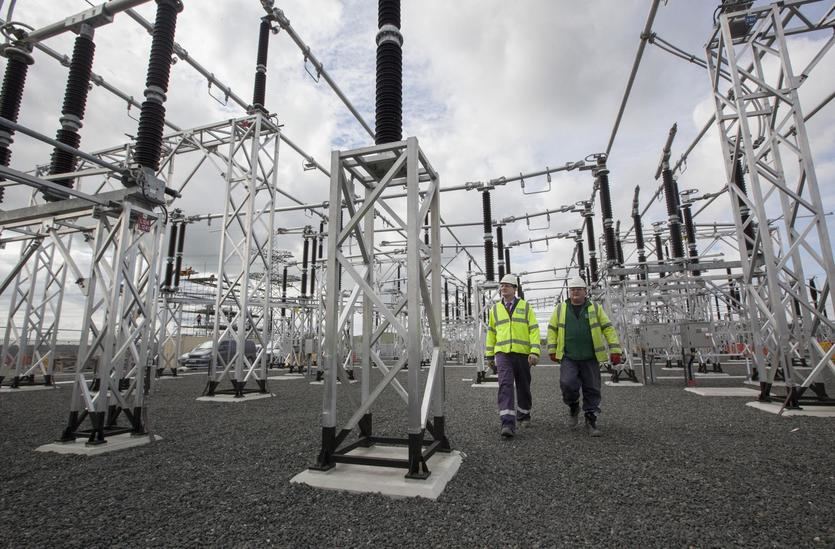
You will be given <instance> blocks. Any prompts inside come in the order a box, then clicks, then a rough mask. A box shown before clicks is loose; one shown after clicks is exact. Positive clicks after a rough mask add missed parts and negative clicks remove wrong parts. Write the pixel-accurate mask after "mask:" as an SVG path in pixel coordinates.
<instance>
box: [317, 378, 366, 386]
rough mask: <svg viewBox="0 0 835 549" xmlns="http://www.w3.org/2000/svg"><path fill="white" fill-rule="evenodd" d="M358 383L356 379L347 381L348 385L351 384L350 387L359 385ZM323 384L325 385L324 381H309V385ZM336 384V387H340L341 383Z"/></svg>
mask: <svg viewBox="0 0 835 549" xmlns="http://www.w3.org/2000/svg"><path fill="white" fill-rule="evenodd" d="M359 382H360V380H358V379H350V380H348V383H349V384H351V385H353V384H354V383H359ZM324 384H325V382H324V381H311V382H310V385H324ZM336 384H337V385H342V382H341V381H337V382H336Z"/></svg>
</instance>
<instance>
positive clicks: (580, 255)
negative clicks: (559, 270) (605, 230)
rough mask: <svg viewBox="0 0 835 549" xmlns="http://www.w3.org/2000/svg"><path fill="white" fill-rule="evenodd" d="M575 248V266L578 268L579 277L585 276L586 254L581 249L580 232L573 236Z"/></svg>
mask: <svg viewBox="0 0 835 549" xmlns="http://www.w3.org/2000/svg"><path fill="white" fill-rule="evenodd" d="M574 243H575V248H576V250H577V268H578V269H579V270H580V278H583V279H585V277H586V255H585V253H584V251H583V239H582V237H581V236H580V233H577V234H576V235H575V236H574Z"/></svg>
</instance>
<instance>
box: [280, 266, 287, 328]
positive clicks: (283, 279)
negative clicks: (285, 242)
mask: <svg viewBox="0 0 835 549" xmlns="http://www.w3.org/2000/svg"><path fill="white" fill-rule="evenodd" d="M281 302H282V303H287V265H285V266H284V269H283V270H282V273H281ZM281 316H282V317H284V316H287V308H286V307H282V308H281Z"/></svg>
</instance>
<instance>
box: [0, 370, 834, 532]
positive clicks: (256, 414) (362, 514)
mask: <svg viewBox="0 0 835 549" xmlns="http://www.w3.org/2000/svg"><path fill="white" fill-rule="evenodd" d="M726 371H729V373H738V372H732V371H730V370H729V369H727V368H726ZM473 373H474V370H473V369H464V368H447V369H446V379H447V423H448V435H449V438H450V440H451V442H452V444H453V446H454V448H455V449H457V450H461V451H462V452H464V453H465V454H466V457H465V459H464V462H463V464H462V466H461V469H460V470H459V472H458V474H457V475H456V476H455V478H453V480H452V481H451V482H450V483H449V484H448V485H447V487H446V490H445V491H444V493H443V494H442V495H441V497H440V498H439V499H438V500H437V501H429V500H423V499H419V498H411V499H399V500H398V499H391V498H388V497H384V496H380V495H377V494H362V495H357V494H348V493H343V492H334V491H324V490H318V489H313V488H310V487H307V486H304V485H296V484H293V485H291V484H290V482H289V481H290V479H291V478H292V477H293V476H294V475H296V474H297V473H299V472H300V471H302V470H303V469H304V468H305V467H306V466H307V465H308V464H309V463H311V462H312V461H313V459H314V458H315V456H316V453H317V451H318V444H319V436H320V431H319V427H318V414H319V411H320V407H321V394H322V387H321V386H311V385H308V384H307V383H306V382H304V381H287V382H271V384H270V386H269V387H270V389H271V390H272V391H273V392H276V393H277V394H278V396H277V397H276V398H272V399H265V400H258V401H253V402H249V403H245V404H236V405H224V404H214V403H202V402H196V401H195V400H194V398H195V397H197V396H199V394H200V392H201V390H202V387H203V384H204V378H203V376H190V377H184V378H183V379H180V380H177V381H164V382H160V383H158V384H157V385H156V389H155V393H154V395H153V397H152V402H151V407H152V412H151V420H152V422H153V424H152V427H153V429H154V431H155V432H157V433H158V434H160V435H162V436H163V437H164V440H163V441H160V442H157V443H155V444H152V445H148V446H144V447H141V448H137V449H132V450H126V451H122V452H116V453H113V454H109V455H103V456H96V457H82V456H67V455H58V454H54V453H38V452H34V451H33V450H34V449H35V448H36V447H37V446H39V445H41V444H44V443H47V442H50V441H52V440H54V439H55V438H56V437H57V436H58V435H59V433H60V431H61V430H62V428H63V426H64V423H65V419H66V416H67V410H68V400H69V397H70V390H69V389H68V387H67V386H64V387H62V388H61V389H59V390H56V391H40V392H29V393H25V394H13V395H8V394H3V395H0V433H2V442H0V446H1V447H0V449H1V450H2V451H1V452H0V455H2V464H3V466H2V484H3V489H2V494H1V495H0V513H2V515H0V516H2V517H3V523H2V527H1V528H0V547H9V548H12V547H14V548H17V547H85V548H88V547H200V546H222V547H263V546H280V547H324V546H326V547H359V546H374V547H389V546H393V545H398V546H403V547H406V546H450V547H472V546H477V547H507V546H521V547H538V546H573V547H576V546H593V547H610V546H611V547H615V546H617V547H624V546H628V547H636V546H641V547H731V546H744V547H835V468H834V467H833V465H835V457H833V441H835V420H833V419H831V418H812V417H795V418H784V417H776V416H773V415H771V414H767V413H764V412H761V411H758V410H754V409H752V408H749V407H746V406H745V405H744V403H745V401H746V399H744V398H705V397H698V396H695V395H691V394H687V393H685V392H684V391H683V390H682V384H681V383H680V382H673V381H666V382H662V383H659V384H657V385H654V386H650V387H643V388H611V387H604V389H603V390H604V403H603V407H604V415H603V416H602V417H601V421H600V422H601V427H602V429H603V430H604V436H603V437H602V438H597V439H592V438H590V437H588V436H586V435H585V433H584V432H582V431H580V432H572V431H569V430H568V429H567V428H566V427H564V426H563V424H564V421H565V414H566V408H565V407H564V405H563V404H562V403H561V401H560V398H559V389H558V370H557V369H556V368H553V367H547V366H542V367H538V368H537V369H536V370H535V372H534V425H533V426H532V427H531V428H530V429H526V430H524V431H521V432H520V433H519V435H518V436H517V437H516V438H515V439H513V440H510V441H506V440H502V439H501V438H500V436H499V420H498V416H497V414H496V406H495V391H494V390H490V389H473V388H471V387H470V382H465V381H462V378H467V377H472V375H473ZM659 373H660V371H659ZM375 375H376V374H375ZM401 377H404V376H401ZM739 381H740V380H734V382H733V383H732V382H729V381H728V382H722V381H716V380H710V381H704V382H701V383H700V384H701V385H725V386H727V385H735V386H739V385H740V382H739ZM340 390H343V391H344V390H345V386H342V387H340ZM351 390H355V391H357V392H358V391H359V386H358V385H353V386H352V387H351ZM342 404H343V403H342V402H340V405H342ZM401 404H402V401H400V399H399V397H397V396H396V395H395V394H394V393H393V392H391V391H389V393H388V394H386V395H384V396H383V398H382V400H381V401H380V406H379V407H378V408H377V411H376V415H375V416H374V422H375V432H376V433H378V434H381V435H389V436H405V429H404V428H403V426H404V425H405V419H404V417H405V409H404V408H403V406H401ZM340 417H341V419H343V420H344V419H346V418H347V414H346V413H345V412H343V413H342V414H341V416H340Z"/></svg>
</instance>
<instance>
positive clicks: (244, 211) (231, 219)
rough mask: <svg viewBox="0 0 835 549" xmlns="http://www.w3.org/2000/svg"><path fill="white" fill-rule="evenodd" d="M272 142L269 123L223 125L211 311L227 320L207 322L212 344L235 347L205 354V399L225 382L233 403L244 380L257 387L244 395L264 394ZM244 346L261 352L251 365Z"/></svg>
mask: <svg viewBox="0 0 835 549" xmlns="http://www.w3.org/2000/svg"><path fill="white" fill-rule="evenodd" d="M280 134H281V132H280V129H279V127H278V125H277V123H276V121H275V120H274V119H272V118H271V117H268V116H265V115H264V114H262V113H261V112H258V111H256V112H255V113H254V114H252V115H249V116H247V117H244V118H240V119H237V120H232V121H230V126H229V134H228V140H227V143H226V145H228V147H229V149H228V153H227V156H226V160H227V165H226V169H225V170H224V172H223V173H224V175H225V179H226V199H225V206H226V207H225V211H224V216H223V226H222V231H221V243H220V257H219V261H218V274H217V280H218V293H217V296H216V301H215V310H216V311H220V310H221V307H222V306H223V305H224V304H225V303H229V302H231V303H232V304H233V305H234V307H233V311H234V313H233V316H232V318H231V319H230V320H229V322H228V323H227V325H226V327H225V328H222V327H221V325H220V316H219V315H215V316H214V330H213V338H214V341H216V342H220V341H221V340H223V339H230V340H233V341H235V343H236V344H235V348H234V349H235V350H234V351H233V353H232V355H231V356H230V357H226V356H224V355H223V354H221V353H219V352H218V346H217V345H215V347H214V348H213V352H212V362H211V366H210V370H209V381H208V384H207V386H206V390H205V391H204V392H205V394H206V395H207V396H214V395H215V394H216V393H218V392H220V391H218V390H217V387H218V385H220V383H221V382H222V381H223V380H224V379H225V378H227V377H228V378H229V379H230V381H231V383H232V389H231V391H228V390H223V389H222V390H221V391H223V392H231V393H232V394H234V396H235V397H237V398H242V397H243V396H244V395H245V394H246V392H247V390H246V388H245V386H246V383H247V382H248V381H249V380H254V381H255V383H256V384H257V385H258V389H250V390H249V391H250V392H252V391H258V392H261V393H266V392H267V357H266V348H267V342H268V341H269V333H270V330H271V327H270V318H269V315H268V314H264V312H265V311H266V309H267V308H268V307H269V306H270V301H271V300H270V291H271V287H272V271H273V266H272V250H273V234H274V223H273V220H274V212H273V209H274V208H275V205H276V204H275V199H276V184H277V179H278V151H279V143H280V140H281V139H280ZM259 313H260V314H259ZM247 339H254V340H255V341H257V342H258V343H260V345H261V350H260V351H259V352H258V353H257V355H256V357H255V359H254V360H251V359H250V358H249V357H247V356H246V353H245V349H246V340H247Z"/></svg>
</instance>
